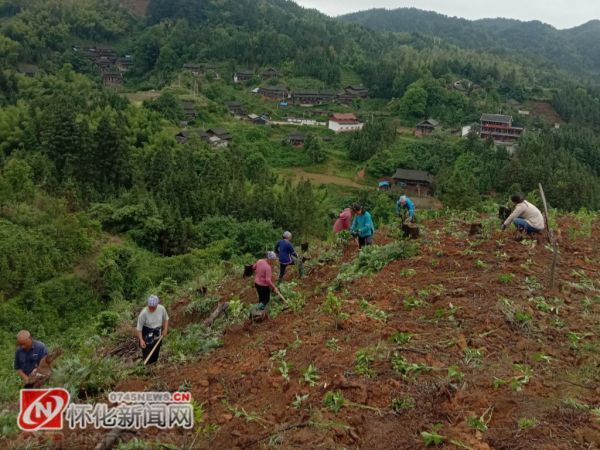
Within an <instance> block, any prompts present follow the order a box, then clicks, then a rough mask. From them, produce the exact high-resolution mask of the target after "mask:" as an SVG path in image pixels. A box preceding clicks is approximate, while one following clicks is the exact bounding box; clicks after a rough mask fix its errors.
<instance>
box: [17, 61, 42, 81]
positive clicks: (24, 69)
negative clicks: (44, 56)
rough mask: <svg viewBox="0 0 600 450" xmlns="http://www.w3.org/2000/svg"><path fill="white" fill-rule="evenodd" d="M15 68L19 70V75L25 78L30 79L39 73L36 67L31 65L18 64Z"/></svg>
mask: <svg viewBox="0 0 600 450" xmlns="http://www.w3.org/2000/svg"><path fill="white" fill-rule="evenodd" d="M17 68H18V70H19V73H22V74H23V75H25V76H26V77H30V78H33V77H35V76H36V75H37V73H38V72H39V69H38V67H37V66H35V65H33V64H19V65H18V66H17Z"/></svg>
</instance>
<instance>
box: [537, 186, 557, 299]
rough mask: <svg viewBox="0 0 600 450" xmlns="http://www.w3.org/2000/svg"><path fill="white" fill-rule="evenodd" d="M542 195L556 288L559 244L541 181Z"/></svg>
mask: <svg viewBox="0 0 600 450" xmlns="http://www.w3.org/2000/svg"><path fill="white" fill-rule="evenodd" d="M539 188H540V195H541V197H542V202H543V203H544V220H545V221H546V233H547V235H548V239H549V240H550V244H551V245H552V262H551V264H550V286H549V288H550V290H552V289H554V277H555V274H556V264H557V260H558V244H557V243H556V237H555V236H554V233H553V232H552V230H551V229H550V221H549V220H548V203H547V202H546V195H545V194H544V188H543V187H542V183H539Z"/></svg>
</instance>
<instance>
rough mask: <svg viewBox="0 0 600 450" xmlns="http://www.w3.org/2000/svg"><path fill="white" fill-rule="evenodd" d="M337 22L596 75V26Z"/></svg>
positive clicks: (380, 18) (409, 11) (363, 16)
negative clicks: (513, 55) (521, 56)
mask: <svg viewBox="0 0 600 450" xmlns="http://www.w3.org/2000/svg"><path fill="white" fill-rule="evenodd" d="M341 20H344V21H347V22H350V23H356V24H360V25H364V26H366V27H368V28H371V29H373V30H380V31H392V32H404V33H422V34H425V35H429V36H436V37H439V38H441V39H443V40H444V41H447V42H450V43H453V44H455V45H458V46H460V47H463V48H473V49H479V50H486V51H494V52H496V53H499V54H508V53H519V54H524V55H527V56H529V57H535V58H536V59H539V60H541V61H543V62H544V63H545V64H547V65H550V66H551V65H557V66H559V67H562V68H565V69H568V70H570V71H572V72H574V73H581V71H582V69H583V70H585V71H588V73H589V72H590V71H594V70H595V71H597V70H599V69H600V50H599V49H598V46H597V45H596V43H597V42H599V41H600V21H598V20H593V21H590V22H588V23H586V24H584V25H581V26H579V27H576V28H572V29H568V30H557V29H556V28H554V27H552V26H550V25H547V24H544V23H542V22H539V21H531V22H522V21H519V20H512V19H483V20H475V21H470V20H466V19H461V18H457V17H448V16H445V15H443V14H438V13H435V12H429V11H422V10H419V9H415V8H400V9H395V10H386V9H371V10H367V11H361V12H357V13H352V14H348V15H345V16H342V17H341Z"/></svg>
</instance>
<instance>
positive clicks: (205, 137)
mask: <svg viewBox="0 0 600 450" xmlns="http://www.w3.org/2000/svg"><path fill="white" fill-rule="evenodd" d="M216 130H219V132H221V130H222V132H223V134H222V137H219V136H218V135H217V134H216V133H215V131H216ZM193 138H197V139H198V140H200V141H203V142H206V143H207V144H209V145H210V146H211V147H215V148H224V147H227V146H228V145H229V142H231V135H229V133H228V132H227V131H226V130H223V129H222V128H216V129H213V130H209V131H203V130H181V131H180V132H179V133H177V134H176V135H175V140H176V141H177V142H178V143H179V144H185V143H186V142H188V141H189V140H190V139H193Z"/></svg>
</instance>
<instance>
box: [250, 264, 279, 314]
mask: <svg viewBox="0 0 600 450" xmlns="http://www.w3.org/2000/svg"><path fill="white" fill-rule="evenodd" d="M275 261H277V255H276V254H275V252H267V257H266V258H263V259H259V260H258V261H256V263H255V264H254V265H253V266H252V268H253V269H254V272H255V274H254V287H255V288H256V292H257V293H258V301H259V306H258V308H259V309H265V307H266V306H267V303H269V300H270V299H271V289H273V291H275V293H276V294H277V295H281V294H280V293H279V289H277V286H275V284H274V283H273V280H272V278H271V277H272V274H273V269H272V267H271V264H272V263H273V262H275Z"/></svg>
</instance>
